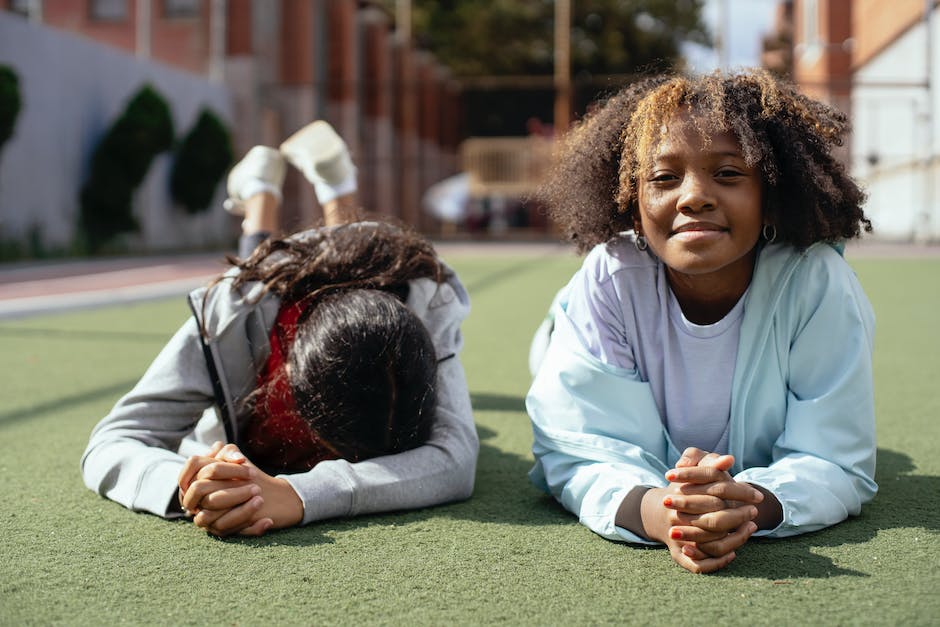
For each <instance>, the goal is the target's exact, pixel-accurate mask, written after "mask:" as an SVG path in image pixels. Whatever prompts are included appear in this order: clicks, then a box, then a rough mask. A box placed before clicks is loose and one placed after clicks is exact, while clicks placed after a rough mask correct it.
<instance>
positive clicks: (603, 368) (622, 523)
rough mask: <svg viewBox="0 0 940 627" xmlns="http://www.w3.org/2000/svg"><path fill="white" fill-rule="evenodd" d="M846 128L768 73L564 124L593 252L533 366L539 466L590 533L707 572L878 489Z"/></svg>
mask: <svg viewBox="0 0 940 627" xmlns="http://www.w3.org/2000/svg"><path fill="white" fill-rule="evenodd" d="M846 131H847V122H846V118H845V116H844V115H842V114H841V113H839V112H837V111H835V110H833V109H832V108H830V107H828V106H826V105H824V104H822V103H819V102H816V101H814V100H812V99H810V98H807V97H806V96H803V95H801V94H800V93H798V92H797V91H796V89H795V88H794V87H792V86H790V85H787V84H785V83H782V82H778V81H777V80H776V79H774V78H773V77H772V76H770V75H769V74H767V73H766V72H763V71H759V70H753V71H746V72H741V73H734V74H722V73H715V74H711V75H706V76H698V77H684V76H661V77H656V78H651V79H648V80H644V81H642V82H639V83H637V84H634V85H632V86H630V87H628V88H626V89H624V90H623V91H621V92H620V93H618V94H617V95H615V96H613V97H612V98H611V99H610V100H609V101H607V103H606V104H605V105H603V106H602V107H600V108H599V109H598V110H596V111H595V112H594V113H593V114H592V115H590V116H589V117H587V118H586V119H585V120H584V121H583V122H582V123H581V124H580V125H579V126H578V127H576V129H574V130H573V131H572V132H571V134H570V135H569V136H568V137H567V139H566V141H565V142H564V145H563V147H562V149H561V151H560V154H559V157H558V162H557V166H556V169H555V172H554V173H553V176H552V177H551V181H552V182H551V183H550V184H549V187H548V188H547V191H546V200H547V201H548V203H549V206H550V207H551V210H552V212H553V217H554V219H555V220H556V221H557V222H558V223H559V224H560V225H561V226H562V227H563V228H564V229H565V231H566V233H567V234H568V236H569V237H570V238H571V239H572V241H573V242H574V243H575V244H576V245H577V247H578V249H579V251H581V252H585V251H590V252H589V253H588V255H587V257H586V259H585V261H584V264H583V266H582V268H581V270H580V271H579V272H578V273H577V274H575V276H574V277H573V278H572V280H571V281H570V283H569V284H568V285H567V286H566V288H565V289H564V290H562V292H561V293H560V294H559V297H558V298H557V301H556V304H555V305H554V306H553V316H554V330H553V332H552V334H551V340H550V343H549V344H548V348H547V351H546V353H545V355H544V358H538V357H536V359H535V360H534V361H535V362H537V363H536V364H535V365H537V374H536V376H535V380H534V382H533V385H532V388H531V390H530V392H529V395H528V398H527V407H528V411H529V414H530V417H531V419H532V425H533V431H534V438H535V442H534V445H533V452H534V454H535V460H536V462H535V467H534V468H533V469H532V471H531V473H530V478H531V480H532V481H533V482H534V483H535V484H536V485H537V486H539V487H541V488H542V489H544V490H546V491H548V492H549V493H551V494H552V495H554V496H555V498H556V499H558V500H559V501H560V502H561V504H562V505H563V506H564V507H565V508H567V509H568V510H570V511H571V512H573V513H574V514H576V515H577V516H578V517H579V519H580V520H581V522H582V523H584V524H585V525H586V526H588V527H589V528H590V529H592V530H593V531H595V532H597V533H598V534H600V535H602V536H604V537H606V538H609V539H611V540H619V541H627V542H635V543H646V544H651V543H661V544H664V545H666V547H667V548H668V549H669V552H670V555H671V557H672V559H673V560H675V561H676V562H677V563H678V564H679V565H681V566H683V567H684V568H686V569H688V570H690V571H693V572H710V571H714V570H718V569H720V568H723V567H725V566H727V565H728V564H729V563H730V562H731V561H732V560H733V559H734V558H735V555H736V551H737V550H739V549H740V548H741V547H742V546H744V545H745V544H746V543H747V541H748V539H749V538H750V537H752V536H770V537H783V536H790V535H794V534H800V533H806V532H809V531H814V530H817V529H821V528H824V527H827V526H830V525H834V524H836V523H838V522H840V521H842V520H843V519H845V518H846V517H847V516H849V515H855V514H858V513H859V511H860V509H861V506H862V504H863V503H865V502H867V501H869V500H870V499H871V498H872V497H873V496H874V494H875V491H876V489H877V486H876V484H875V482H874V470H875V426H874V401H873V393H872V363H871V351H872V341H873V331H874V317H873V314H872V310H871V306H870V304H869V302H868V299H867V298H866V297H865V294H864V293H863V291H862V288H861V286H860V285H859V283H858V281H857V279H856V277H855V275H854V273H853V272H852V270H851V268H850V267H849V266H848V264H847V263H846V262H845V261H844V259H843V258H842V256H841V251H842V243H843V242H844V240H846V239H850V238H855V237H858V236H859V235H860V231H861V229H863V228H864V229H865V230H866V231H870V230H871V225H870V223H869V221H868V219H867V218H866V217H865V214H864V213H863V211H862V208H861V205H862V202H863V200H864V195H863V193H862V192H861V190H860V189H859V187H858V185H857V184H856V183H855V182H854V181H853V180H852V179H851V178H850V177H849V176H848V174H847V173H846V171H845V168H844V167H843V165H842V164H841V163H840V162H839V161H838V160H837V159H836V158H835V156H834V155H833V150H834V148H835V147H836V146H839V145H840V144H841V141H842V137H843V136H844V135H845V133H846Z"/></svg>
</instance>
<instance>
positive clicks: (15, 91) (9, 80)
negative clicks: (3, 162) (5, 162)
mask: <svg viewBox="0 0 940 627" xmlns="http://www.w3.org/2000/svg"><path fill="white" fill-rule="evenodd" d="M21 104H22V102H21V100H20V81H19V79H18V78H17V76H16V72H14V71H13V68H11V67H9V66H7V65H0V146H3V144H5V143H6V142H7V140H8V139H10V138H11V137H12V136H13V127H14V126H16V117H17V116H18V115H19V113H20V105H21Z"/></svg>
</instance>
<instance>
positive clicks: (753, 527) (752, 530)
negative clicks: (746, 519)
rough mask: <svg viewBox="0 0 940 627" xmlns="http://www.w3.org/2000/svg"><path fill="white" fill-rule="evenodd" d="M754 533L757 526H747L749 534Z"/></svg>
mask: <svg viewBox="0 0 940 627" xmlns="http://www.w3.org/2000/svg"><path fill="white" fill-rule="evenodd" d="M756 531H757V525H756V524H755V523H751V524H749V525H748V532H749V533H755V532H756Z"/></svg>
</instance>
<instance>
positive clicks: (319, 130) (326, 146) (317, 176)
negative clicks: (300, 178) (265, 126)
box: [281, 120, 356, 203]
mask: <svg viewBox="0 0 940 627" xmlns="http://www.w3.org/2000/svg"><path fill="white" fill-rule="evenodd" d="M281 154H283V155H284V157H285V158H286V159H287V160H288V161H289V162H290V163H291V164H292V165H293V166H294V167H296V168H297V169H298V170H300V171H301V172H303V174H304V176H305V177H306V178H307V180H308V181H310V182H311V183H312V184H313V186H314V189H315V190H316V193H317V200H319V201H320V202H321V203H325V202H329V201H331V200H333V199H334V198H336V197H337V196H342V195H345V194H351V193H353V192H355V191H356V166H354V165H353V162H352V159H351V158H350V156H349V148H347V146H346V142H344V141H343V139H342V138H341V137H340V136H339V135H337V134H336V131H335V130H333V127H332V126H330V125H329V124H327V123H326V122H324V121H323V120H317V121H316V122H311V123H310V124H308V125H307V126H305V127H303V128H302V129H300V130H299V131H297V132H296V133H294V134H293V135H291V136H290V137H288V138H287V139H286V140H285V141H284V143H283V144H281Z"/></svg>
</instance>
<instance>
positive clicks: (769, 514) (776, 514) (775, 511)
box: [748, 483, 783, 530]
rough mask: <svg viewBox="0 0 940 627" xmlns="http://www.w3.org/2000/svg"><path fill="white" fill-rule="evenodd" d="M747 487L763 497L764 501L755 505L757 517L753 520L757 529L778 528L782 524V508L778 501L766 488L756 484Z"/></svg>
mask: <svg viewBox="0 0 940 627" xmlns="http://www.w3.org/2000/svg"><path fill="white" fill-rule="evenodd" d="M748 485H750V486H751V487H753V488H754V489H755V490H757V491H758V492H760V493H761V494H763V495H764V500H763V501H761V502H760V503H757V504H756V505H755V507H757V517H755V518H754V523H756V524H757V528H758V529H764V530H767V529H776V528H777V527H779V526H780V523H782V522H783V506H782V505H781V504H780V501H779V500H778V499H777V497H776V496H774V493H773V492H771V491H770V490H768V489H767V488H765V487H763V486H760V485H757V484H756V483H749V484H748Z"/></svg>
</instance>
